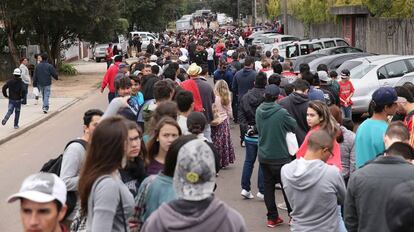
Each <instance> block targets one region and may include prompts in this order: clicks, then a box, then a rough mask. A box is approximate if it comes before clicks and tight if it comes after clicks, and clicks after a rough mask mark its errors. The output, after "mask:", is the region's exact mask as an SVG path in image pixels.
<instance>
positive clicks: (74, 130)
mask: <svg viewBox="0 0 414 232" xmlns="http://www.w3.org/2000/svg"><path fill="white" fill-rule="evenodd" d="M106 105H107V104H106V94H100V93H98V91H96V92H95V93H93V94H91V95H90V96H89V97H88V98H86V99H84V100H82V101H79V102H78V103H76V104H75V105H74V106H72V107H71V108H69V109H67V110H66V111H64V112H61V113H60V114H58V115H57V116H55V117H53V118H51V119H50V120H48V121H46V122H45V123H43V124H41V125H40V126H38V127H36V128H34V129H32V130H30V131H28V132H26V133H25V134H22V135H20V136H19V137H17V138H14V139H12V140H10V141H9V142H6V143H4V144H3V145H1V146H0V202H1V203H0V231H7V232H20V231H22V227H21V223H20V217H19V203H18V202H16V203H13V204H7V203H6V199H7V197H8V196H9V195H11V194H13V193H15V192H17V191H18V189H19V187H20V185H21V183H22V181H23V179H24V178H25V177H26V176H28V175H29V174H32V173H35V172H38V171H39V169H40V167H41V166H42V165H43V164H44V163H45V162H46V161H47V160H49V159H51V158H55V157H56V156H57V155H58V154H60V153H61V152H62V149H63V147H64V146H65V144H66V143H67V142H68V141H69V140H71V139H73V138H76V137H78V136H80V135H82V116H83V113H84V112H85V111H86V110H88V109H91V108H99V109H102V110H104V109H105V107H106ZM23 110H24V109H23ZM232 137H233V141H234V146H235V150H236V162H235V164H233V165H231V166H230V167H228V168H226V169H225V170H222V171H221V172H220V175H219V177H218V179H217V185H218V188H217V192H216V193H217V196H218V197H219V198H220V199H222V200H224V201H225V202H226V203H227V204H228V205H230V206H231V207H233V208H235V209H236V210H237V211H239V212H240V213H241V214H242V215H243V217H244V219H245V220H246V224H247V227H248V231H289V227H288V226H287V225H286V224H284V225H281V226H279V227H277V228H273V229H270V228H267V227H266V208H265V205H264V202H263V201H261V200H258V199H256V198H255V199H252V200H244V199H243V198H242V197H241V196H240V191H241V189H240V176H241V171H242V166H243V161H244V149H242V148H240V145H239V142H238V128H237V125H236V126H232ZM255 168H257V166H255ZM254 171H255V174H254V176H253V177H252V185H253V186H252V190H253V193H254V194H255V195H256V193H257V187H256V180H257V179H256V172H257V169H255V170H254ZM277 199H278V202H281V201H282V197H281V193H280V191H277ZM281 213H282V217H283V219H285V221H287V220H288V219H287V215H286V211H281Z"/></svg>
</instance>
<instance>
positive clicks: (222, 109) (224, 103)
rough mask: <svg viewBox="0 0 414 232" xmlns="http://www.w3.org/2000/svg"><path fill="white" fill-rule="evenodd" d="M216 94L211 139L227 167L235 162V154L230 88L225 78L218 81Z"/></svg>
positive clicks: (215, 89)
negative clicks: (231, 126)
mask: <svg viewBox="0 0 414 232" xmlns="http://www.w3.org/2000/svg"><path fill="white" fill-rule="evenodd" d="M214 94H215V96H216V98H215V102H214V105H213V111H215V116H214V120H213V121H212V122H211V126H212V127H211V139H212V141H213V144H214V146H215V147H216V149H217V151H218V153H219V154H220V164H221V165H220V166H221V167H227V166H228V165H229V163H234V160H235V155H234V148H233V144H232V141H231V137H230V123H229V118H231V117H232V115H233V112H232V108H231V97H230V90H229V87H228V85H227V83H226V82H225V81H224V80H219V81H217V83H216V85H215V86H214Z"/></svg>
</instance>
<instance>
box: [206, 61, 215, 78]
mask: <svg viewBox="0 0 414 232" xmlns="http://www.w3.org/2000/svg"><path fill="white" fill-rule="evenodd" d="M207 65H208V75H210V76H212V75H213V74H214V60H208V61H207Z"/></svg>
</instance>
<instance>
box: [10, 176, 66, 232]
mask: <svg viewBox="0 0 414 232" xmlns="http://www.w3.org/2000/svg"><path fill="white" fill-rule="evenodd" d="M16 200H20V216H21V219H22V224H23V228H24V231H51V232H67V231H68V230H67V228H66V227H65V226H64V225H63V224H60V222H61V221H62V220H63V218H64V217H65V214H66V205H65V202H66V186H65V184H64V183H63V181H62V180H61V179H59V177H58V176H56V175H55V174H52V173H37V174H33V175H31V176H29V177H27V178H26V179H25V180H24V182H23V184H22V186H21V188H20V191H19V192H18V193H16V194H14V195H12V196H10V197H9V199H8V202H9V203H11V202H14V201H16Z"/></svg>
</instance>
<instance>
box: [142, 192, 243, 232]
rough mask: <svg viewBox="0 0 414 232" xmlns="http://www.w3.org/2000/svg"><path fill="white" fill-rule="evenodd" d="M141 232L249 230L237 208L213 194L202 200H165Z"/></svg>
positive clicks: (232, 231)
mask: <svg viewBox="0 0 414 232" xmlns="http://www.w3.org/2000/svg"><path fill="white" fill-rule="evenodd" d="M203 208H205V209H203ZM177 210H179V211H181V212H178V211H177ZM141 231H143V232H152V231H157V232H163V231H165V232H174V231H203V232H210V231H211V232H213V231H214V232H215V231H226V232H245V231H247V229H246V225H245V222H244V219H243V217H242V216H241V215H240V214H239V213H238V212H237V211H235V210H234V209H232V208H230V207H229V206H227V205H226V204H225V203H224V202H222V201H220V200H218V199H217V198H216V197H213V198H210V199H206V200H203V201H194V202H190V201H185V200H181V199H180V200H176V201H173V202H170V203H168V204H167V203H164V204H162V205H161V206H160V207H159V208H158V209H157V210H156V211H155V212H153V213H152V214H151V216H150V217H149V218H148V219H147V221H146V222H145V224H144V226H143V227H142V230H141Z"/></svg>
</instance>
